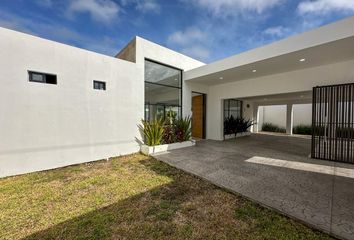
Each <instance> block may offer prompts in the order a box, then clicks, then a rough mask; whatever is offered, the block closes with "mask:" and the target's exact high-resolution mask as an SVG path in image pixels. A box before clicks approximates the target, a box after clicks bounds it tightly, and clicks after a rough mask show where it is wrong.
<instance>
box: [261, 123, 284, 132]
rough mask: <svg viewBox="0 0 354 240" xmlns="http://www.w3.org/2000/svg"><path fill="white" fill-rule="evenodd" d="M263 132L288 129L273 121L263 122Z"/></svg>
mask: <svg viewBox="0 0 354 240" xmlns="http://www.w3.org/2000/svg"><path fill="white" fill-rule="evenodd" d="M262 131H263V132H278V133H286V129H285V128H282V127H279V126H277V125H275V124H273V123H263V125H262Z"/></svg>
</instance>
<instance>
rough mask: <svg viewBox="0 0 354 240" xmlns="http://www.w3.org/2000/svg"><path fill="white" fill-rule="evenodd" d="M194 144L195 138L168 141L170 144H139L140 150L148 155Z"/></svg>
mask: <svg viewBox="0 0 354 240" xmlns="http://www.w3.org/2000/svg"><path fill="white" fill-rule="evenodd" d="M194 145H195V140H190V141H184V142H177V143H170V144H163V145H157V146H148V145H141V147H140V152H141V153H143V154H145V155H147V156H150V155H154V154H158V153H163V152H167V151H170V150H173V149H179V148H185V147H192V146H194Z"/></svg>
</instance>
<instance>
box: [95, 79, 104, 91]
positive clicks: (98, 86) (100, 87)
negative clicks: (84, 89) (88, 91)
mask: <svg viewBox="0 0 354 240" xmlns="http://www.w3.org/2000/svg"><path fill="white" fill-rule="evenodd" d="M93 89H97V90H106V83H105V82H101V81H93Z"/></svg>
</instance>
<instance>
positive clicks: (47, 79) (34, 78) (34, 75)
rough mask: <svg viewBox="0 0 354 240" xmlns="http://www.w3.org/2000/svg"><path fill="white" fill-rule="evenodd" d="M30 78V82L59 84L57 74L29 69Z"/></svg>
mask: <svg viewBox="0 0 354 240" xmlns="http://www.w3.org/2000/svg"><path fill="white" fill-rule="evenodd" d="M28 78H29V81H30V82H38V83H47V84H57V75H54V74H48V73H40V72H33V71H28Z"/></svg>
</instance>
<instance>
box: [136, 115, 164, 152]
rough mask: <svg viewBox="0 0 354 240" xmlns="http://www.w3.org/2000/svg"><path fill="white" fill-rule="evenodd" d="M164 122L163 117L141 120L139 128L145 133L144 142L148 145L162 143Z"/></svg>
mask: <svg viewBox="0 0 354 240" xmlns="http://www.w3.org/2000/svg"><path fill="white" fill-rule="evenodd" d="M163 127H164V122H163V121H162V119H156V120H153V121H145V120H141V124H140V125H139V129H140V131H141V133H142V134H143V138H144V143H145V144H146V145H148V146H156V145H160V144H161V143H162V137H163V133H164V128H163Z"/></svg>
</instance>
